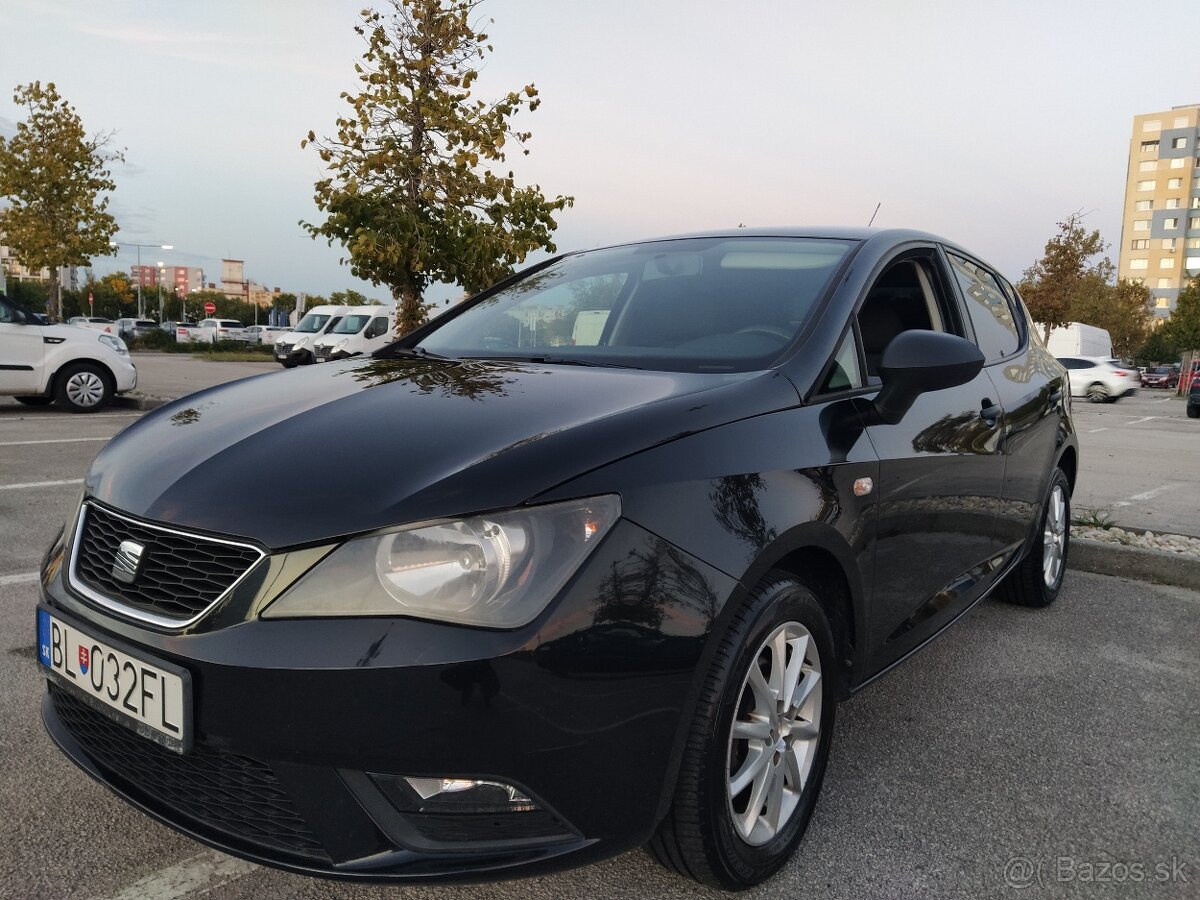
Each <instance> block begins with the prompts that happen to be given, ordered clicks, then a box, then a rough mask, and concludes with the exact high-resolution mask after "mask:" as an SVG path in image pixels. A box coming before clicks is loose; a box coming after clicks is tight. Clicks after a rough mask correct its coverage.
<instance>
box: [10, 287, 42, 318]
mask: <svg viewBox="0 0 1200 900" xmlns="http://www.w3.org/2000/svg"><path fill="white" fill-rule="evenodd" d="M48 296H49V295H48V292H47V289H46V284H45V282H42V281H16V280H14V281H10V282H9V283H8V299H9V300H11V301H12V302H13V303H15V304H17V305H18V306H23V307H25V308H26V309H32V310H33V311H34V312H45V311H46V310H47V309H48V308H49V307H48V306H47V304H46V302H47V299H48Z"/></svg>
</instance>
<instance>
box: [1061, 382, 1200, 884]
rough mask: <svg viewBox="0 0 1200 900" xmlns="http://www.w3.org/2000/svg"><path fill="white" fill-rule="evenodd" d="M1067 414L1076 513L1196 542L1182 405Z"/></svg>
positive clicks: (1188, 424)
mask: <svg viewBox="0 0 1200 900" xmlns="http://www.w3.org/2000/svg"><path fill="white" fill-rule="evenodd" d="M1072 408H1073V411H1074V417H1075V429H1076V432H1077V433H1078V436H1079V452H1080V458H1081V465H1080V470H1079V479H1078V482H1077V483H1076V485H1075V495H1074V497H1073V502H1074V506H1075V512H1076V513H1079V512H1081V511H1086V510H1095V511H1099V512H1102V513H1105V514H1106V515H1107V516H1108V517H1109V518H1110V519H1112V520H1113V521H1114V522H1116V523H1117V524H1120V525H1122V526H1127V527H1129V528H1135V529H1139V530H1141V529H1149V530H1151V531H1156V532H1157V531H1163V532H1168V533H1171V534H1187V535H1191V536H1193V537H1200V464H1198V462H1197V461H1198V460H1200V419H1189V418H1187V414H1186V412H1185V409H1186V404H1185V403H1184V401H1183V398H1181V397H1176V396H1175V395H1174V393H1173V392H1168V391H1163V390H1142V391H1139V392H1138V393H1137V395H1136V396H1133V397H1125V398H1123V399H1121V400H1118V401H1117V402H1116V403H1088V402H1086V401H1083V400H1076V401H1075V402H1074V403H1073V404H1072ZM1197 896H1200V892H1198V894H1197Z"/></svg>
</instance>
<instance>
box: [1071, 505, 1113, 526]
mask: <svg viewBox="0 0 1200 900" xmlns="http://www.w3.org/2000/svg"><path fill="white" fill-rule="evenodd" d="M1071 524H1072V525H1082V526H1083V527H1085V528H1102V529H1104V530H1105V531H1108V530H1109V529H1110V528H1112V527H1113V526H1114V525H1116V524H1117V523H1116V522H1114V521H1113V520H1112V517H1111V516H1110V515H1109V514H1108V513H1106V512H1105V511H1104V510H1102V509H1081V510H1080V511H1079V515H1077V516H1075V517H1074V518H1073V519H1071Z"/></svg>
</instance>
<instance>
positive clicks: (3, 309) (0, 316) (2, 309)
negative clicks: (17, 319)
mask: <svg viewBox="0 0 1200 900" xmlns="http://www.w3.org/2000/svg"><path fill="white" fill-rule="evenodd" d="M12 320H13V315H12V313H11V312H9V311H8V306H6V305H5V304H3V303H0V322H11V321H12Z"/></svg>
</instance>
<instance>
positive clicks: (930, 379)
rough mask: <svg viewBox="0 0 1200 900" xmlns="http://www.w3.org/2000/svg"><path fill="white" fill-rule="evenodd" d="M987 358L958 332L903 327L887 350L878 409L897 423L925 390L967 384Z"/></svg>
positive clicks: (881, 364)
mask: <svg viewBox="0 0 1200 900" xmlns="http://www.w3.org/2000/svg"><path fill="white" fill-rule="evenodd" d="M983 362H984V360H983V353H981V352H980V350H979V348H978V347H976V346H975V345H974V344H973V343H971V342H970V341H968V340H966V339H964V338H960V337H958V336H957V335H953V334H945V333H943V332H940V331H902V332H900V334H898V335H896V336H895V337H894V338H892V340H891V343H889V344H888V345H887V346H886V347H885V348H884V350H883V358H882V359H881V360H880V362H879V374H880V377H881V378H882V380H883V390H881V391H880V392H879V395H878V396H877V397H876V398H875V402H874V404H873V405H874V407H875V412H876V414H877V415H878V416H879V419H880V421H882V422H883V423H885V424H887V425H895V424H896V423H897V422H899V421H900V420H901V419H903V418H904V416H905V414H906V413H907V412H908V411H909V409H911V408H912V405H913V403H915V402H916V400H917V397H919V396H921V394H924V393H927V392H929V391H941V390H945V389H946V388H952V387H958V385H960V384H966V383H967V382H968V381H970V380H971V379H972V378H974V377H975V376H976V375H978V374H979V372H980V371H981V370H982V369H983Z"/></svg>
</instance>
